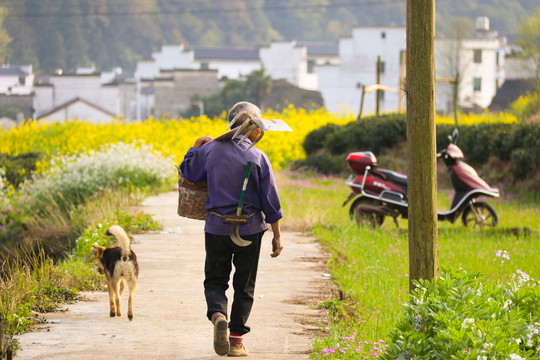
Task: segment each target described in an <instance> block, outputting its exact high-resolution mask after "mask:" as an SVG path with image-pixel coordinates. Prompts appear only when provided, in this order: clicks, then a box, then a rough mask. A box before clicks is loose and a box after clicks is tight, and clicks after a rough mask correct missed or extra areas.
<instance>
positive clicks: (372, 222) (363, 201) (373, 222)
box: [349, 197, 384, 227]
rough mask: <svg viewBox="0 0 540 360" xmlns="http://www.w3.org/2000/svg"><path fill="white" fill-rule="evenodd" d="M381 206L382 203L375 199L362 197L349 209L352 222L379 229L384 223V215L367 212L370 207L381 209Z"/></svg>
mask: <svg viewBox="0 0 540 360" xmlns="http://www.w3.org/2000/svg"><path fill="white" fill-rule="evenodd" d="M381 205H382V204H381V202H380V201H377V200H375V199H370V198H366V197H360V198H358V199H356V200H355V201H354V202H353V203H352V204H351V207H350V208H349V215H350V217H351V220H355V221H356V222H357V223H358V225H369V226H372V227H379V226H381V225H382V223H383V222H384V215H379V214H374V213H369V212H368V211H369V210H368V211H366V210H367V209H369V208H370V207H379V206H381Z"/></svg>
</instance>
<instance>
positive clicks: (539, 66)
mask: <svg viewBox="0 0 540 360" xmlns="http://www.w3.org/2000/svg"><path fill="white" fill-rule="evenodd" d="M538 34H540V8H539V7H537V8H536V10H535V11H534V13H533V14H532V15H530V16H529V17H527V18H525V19H524V20H523V22H522V24H521V27H520V29H519V37H518V38H517V39H516V45H518V46H519V47H520V50H521V54H520V55H521V56H522V57H524V58H525V59H531V60H532V61H533V62H534V64H535V65H536V69H535V72H536V91H540V41H539V38H538V37H539V36H540V35H538Z"/></svg>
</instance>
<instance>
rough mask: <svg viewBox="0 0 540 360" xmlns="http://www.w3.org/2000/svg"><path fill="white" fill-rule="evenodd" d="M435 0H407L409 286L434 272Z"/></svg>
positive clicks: (435, 175)
mask: <svg viewBox="0 0 540 360" xmlns="http://www.w3.org/2000/svg"><path fill="white" fill-rule="evenodd" d="M434 49H435V0H407V59H406V67H407V162H408V163H407V167H408V186H407V187H408V197H409V210H408V211H409V273H410V276H409V279H410V283H409V288H410V290H411V291H412V290H413V288H414V286H413V284H412V282H413V280H419V279H426V280H431V279H433V278H435V277H437V276H438V273H439V255H438V230H437V172H436V160H437V158H436V150H435V56H434V54H435V51H434Z"/></svg>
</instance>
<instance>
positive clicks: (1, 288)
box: [0, 252, 103, 334]
mask: <svg viewBox="0 0 540 360" xmlns="http://www.w3.org/2000/svg"><path fill="white" fill-rule="evenodd" d="M26 264H30V266H28V265H22V264H16V263H15V264H11V265H9V266H8V267H7V268H6V267H5V266H4V267H3V268H2V271H3V274H2V277H0V322H2V323H3V324H4V325H6V333H7V334H14V333H19V332H21V331H25V330H28V329H29V328H30V327H31V326H32V325H33V324H35V323H36V322H37V321H39V319H38V318H37V314H36V312H46V311H52V310H54V309H56V308H57V307H58V305H59V304H60V303H66V302H71V301H73V300H76V299H78V297H79V292H80V291H83V290H97V289H101V288H102V286H103V282H102V280H101V279H100V277H99V275H98V273H97V272H96V271H95V269H94V268H93V266H92V265H91V264H90V263H85V262H81V261H78V260H75V259H67V260H65V261H63V262H61V263H60V264H59V265H58V266H57V265H55V264H54V263H53V261H52V260H51V259H48V258H46V257H45V256H44V255H43V253H42V252H41V253H33V254H31V255H29V259H27V260H26Z"/></svg>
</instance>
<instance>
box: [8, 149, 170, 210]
mask: <svg viewBox="0 0 540 360" xmlns="http://www.w3.org/2000/svg"><path fill="white" fill-rule="evenodd" d="M174 177H175V171H174V163H173V161H172V160H171V159H166V158H164V157H162V156H161V155H157V154H155V153H154V152H153V151H152V149H151V147H149V146H141V147H139V148H136V146H135V144H123V143H118V144H115V145H109V146H105V147H102V148H101V149H100V150H98V151H93V150H92V151H90V152H89V153H88V154H87V153H82V154H77V155H73V156H65V157H60V158H57V159H53V160H52V161H51V167H50V168H49V169H48V170H47V171H45V172H43V173H41V174H39V175H38V176H37V177H36V178H35V179H34V181H33V182H31V183H30V182H28V183H27V184H25V185H24V186H23V187H22V188H21V189H20V191H19V194H18V196H19V198H18V199H17V201H18V203H19V204H20V205H23V206H25V208H26V209H29V210H32V209H33V210H37V209H41V210H44V211H46V209H47V207H49V206H50V204H51V203H54V204H57V205H58V206H59V208H60V209H61V210H62V211H65V212H69V211H70V210H69V209H71V208H74V207H77V206H78V205H81V204H84V203H85V201H87V200H90V199H92V198H93V197H94V196H96V195H97V194H99V193H100V192H102V191H103V190H104V189H106V188H109V187H110V188H128V189H134V190H135V189H137V190H141V191H145V190H148V189H150V188H154V189H155V188H158V187H159V186H163V185H166V184H169V183H170V182H171V179H172V178H174ZM34 212H35V211H34Z"/></svg>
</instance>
